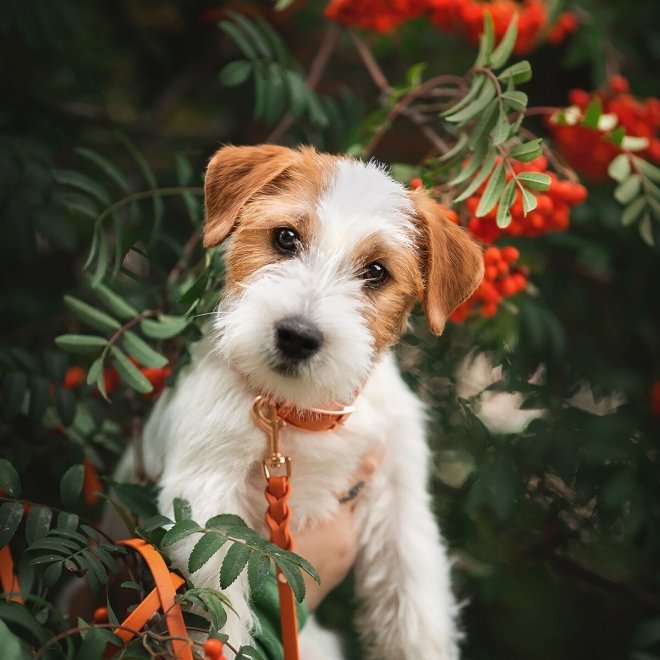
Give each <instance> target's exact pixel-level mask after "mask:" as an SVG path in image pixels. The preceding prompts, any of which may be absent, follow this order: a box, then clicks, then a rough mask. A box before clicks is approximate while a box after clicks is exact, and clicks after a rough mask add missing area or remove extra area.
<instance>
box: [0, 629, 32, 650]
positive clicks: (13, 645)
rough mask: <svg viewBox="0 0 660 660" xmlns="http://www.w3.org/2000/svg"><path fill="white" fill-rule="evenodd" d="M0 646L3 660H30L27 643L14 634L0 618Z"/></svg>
mask: <svg viewBox="0 0 660 660" xmlns="http://www.w3.org/2000/svg"><path fill="white" fill-rule="evenodd" d="M0 648H1V649H2V657H3V658H4V660H30V658H32V651H31V650H30V647H29V645H28V644H26V643H25V642H24V641H23V640H22V639H20V638H19V637H17V636H16V635H14V633H13V632H12V631H11V630H9V628H8V627H7V624H6V623H5V622H4V621H2V620H1V619H0Z"/></svg>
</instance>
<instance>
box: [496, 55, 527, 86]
mask: <svg viewBox="0 0 660 660" xmlns="http://www.w3.org/2000/svg"><path fill="white" fill-rule="evenodd" d="M497 77H498V78H499V79H500V80H501V81H502V82H504V83H507V82H509V81H511V82H513V83H514V84H516V85H520V84H521V83H526V82H528V81H530V80H531V79H532V67H531V65H530V63H529V62H528V61H527V60H522V61H520V62H516V63H515V64H512V65H511V66H510V67H507V68H506V69H504V71H502V73H500V75H499V76H497Z"/></svg>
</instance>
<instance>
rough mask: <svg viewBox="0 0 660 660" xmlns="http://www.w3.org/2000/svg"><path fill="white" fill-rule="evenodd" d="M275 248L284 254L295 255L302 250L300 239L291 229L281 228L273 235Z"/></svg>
mask: <svg viewBox="0 0 660 660" xmlns="http://www.w3.org/2000/svg"><path fill="white" fill-rule="evenodd" d="M273 242H274V243H275V247H276V248H277V249H278V250H279V251H280V252H283V253H284V254H295V253H296V252H298V250H299V249H300V237H299V236H298V234H297V233H296V232H295V231H294V230H293V229H290V228H289V227H280V228H279V229H276V230H275V232H274V234H273Z"/></svg>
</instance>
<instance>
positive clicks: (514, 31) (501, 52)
mask: <svg viewBox="0 0 660 660" xmlns="http://www.w3.org/2000/svg"><path fill="white" fill-rule="evenodd" d="M517 36H518V14H517V13H516V14H514V15H513V18H512V19H511V21H510V22H509V26H508V27H507V29H506V32H505V33H504V36H503V37H502V41H500V43H499V44H498V46H497V48H495V50H493V52H492V54H491V56H490V66H491V68H493V69H499V68H500V67H502V66H504V65H505V64H506V61H507V60H508V59H509V57H511V53H512V52H513V47H514V46H515V44H516V37H517Z"/></svg>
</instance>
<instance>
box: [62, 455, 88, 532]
mask: <svg viewBox="0 0 660 660" xmlns="http://www.w3.org/2000/svg"><path fill="white" fill-rule="evenodd" d="M84 476H85V470H84V468H83V466H82V465H72V466H71V467H70V468H69V469H68V470H67V471H66V472H65V473H64V475H63V476H62V479H61V480H60V499H61V500H62V504H64V507H65V508H67V509H76V508H77V507H78V500H79V498H80V493H81V492H82V487H83V479H84ZM58 527H59V525H58Z"/></svg>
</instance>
